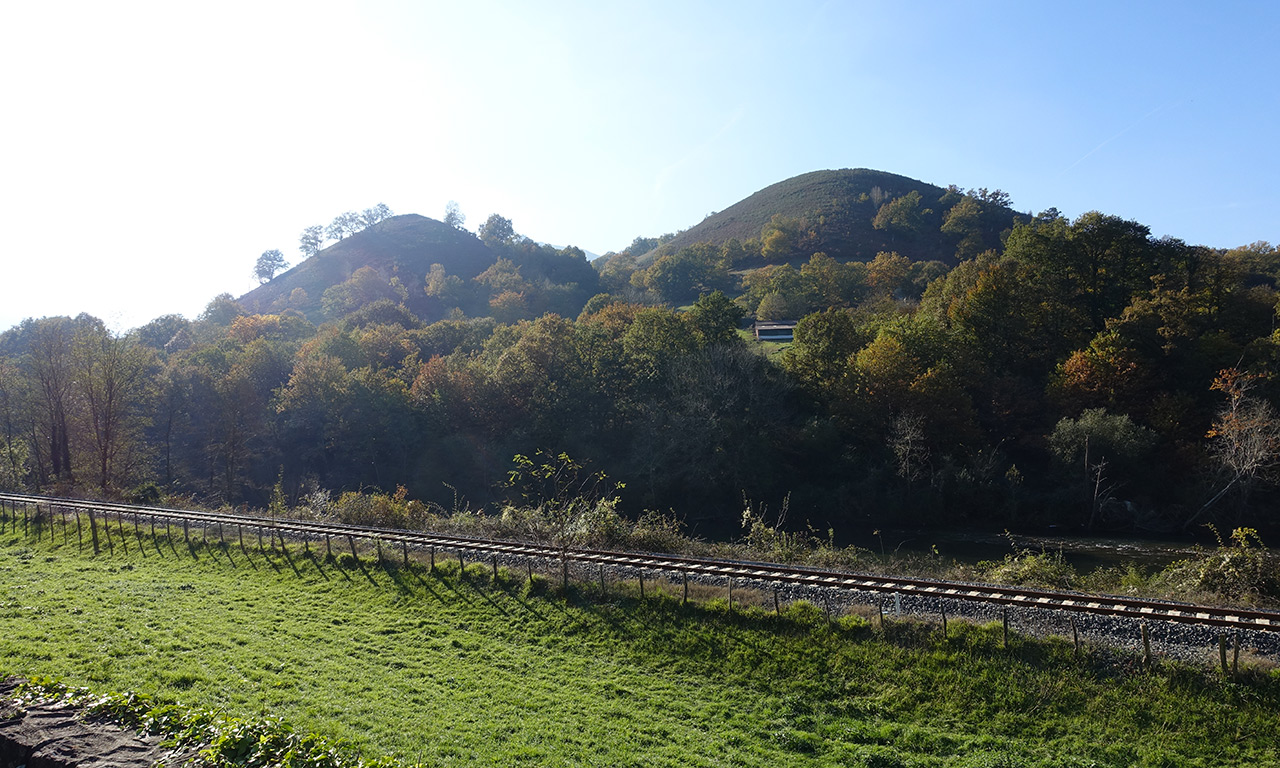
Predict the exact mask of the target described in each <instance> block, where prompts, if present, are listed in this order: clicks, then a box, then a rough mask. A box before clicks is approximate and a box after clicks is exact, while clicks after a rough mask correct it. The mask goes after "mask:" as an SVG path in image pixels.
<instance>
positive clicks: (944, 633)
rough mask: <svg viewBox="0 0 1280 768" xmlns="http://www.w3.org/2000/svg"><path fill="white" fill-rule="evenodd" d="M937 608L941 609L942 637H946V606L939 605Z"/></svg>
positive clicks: (944, 638)
mask: <svg viewBox="0 0 1280 768" xmlns="http://www.w3.org/2000/svg"><path fill="white" fill-rule="evenodd" d="M938 609H939V610H940V611H942V639H943V640H946V639H947V606H945V605H939V606H938Z"/></svg>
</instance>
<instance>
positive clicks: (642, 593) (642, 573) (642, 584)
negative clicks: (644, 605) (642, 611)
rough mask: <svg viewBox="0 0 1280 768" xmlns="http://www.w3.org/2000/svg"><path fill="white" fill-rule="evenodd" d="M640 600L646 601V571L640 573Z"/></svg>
mask: <svg viewBox="0 0 1280 768" xmlns="http://www.w3.org/2000/svg"><path fill="white" fill-rule="evenodd" d="M640 599H641V600H644V571H641V572H640Z"/></svg>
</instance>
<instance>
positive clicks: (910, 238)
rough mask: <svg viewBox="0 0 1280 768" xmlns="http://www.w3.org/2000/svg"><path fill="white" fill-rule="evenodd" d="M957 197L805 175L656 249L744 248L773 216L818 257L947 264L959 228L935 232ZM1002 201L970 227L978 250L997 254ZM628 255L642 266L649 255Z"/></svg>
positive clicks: (868, 179)
mask: <svg viewBox="0 0 1280 768" xmlns="http://www.w3.org/2000/svg"><path fill="white" fill-rule="evenodd" d="M912 192H916V193H918V194H919V195H920V200H919V202H918V204H917V205H915V206H914V208H915V210H914V211H904V213H905V214H906V216H905V217H902V218H900V220H898V221H897V222H892V217H891V216H885V217H883V218H882V220H881V226H879V227H877V225H876V219H877V216H878V215H879V214H880V213H881V211H882V209H884V207H885V206H886V205H890V206H892V205H893V203H894V201H896V200H900V199H903V198H905V197H907V196H908V195H910V194H911V193H912ZM964 197H965V196H964V194H963V193H962V192H960V191H959V190H958V189H954V188H952V189H943V188H942V187H938V186H935V185H933V184H928V183H926V182H923V181H919V180H916V179H912V178H909V177H907V176H899V175H897V174H893V173H885V172H883V171H875V170H869V169H866V168H855V169H842V170H828V171H813V172H811V173H805V174H801V175H799V176H795V177H793V178H790V179H787V180H785V181H780V182H778V183H777V184H772V185H770V186H768V187H765V188H764V189H762V190H760V191H759V192H756V193H755V194H753V195H751V196H749V197H747V198H745V199H743V200H741V201H739V202H737V203H734V204H733V205H731V206H729V207H728V208H726V209H725V210H723V211H720V212H718V213H715V214H712V215H710V216H708V217H707V218H706V219H704V220H703V221H702V222H701V223H699V224H697V225H696V226H693V227H690V228H689V229H687V230H685V231H683V232H681V233H680V234H678V235H676V236H675V237H674V238H673V239H671V240H670V241H668V242H667V243H664V245H663V246H661V250H663V251H677V250H679V249H681V248H684V247H686V246H690V245H693V244H694V243H702V242H711V243H715V244H716V245H721V244H723V243H725V242H727V241H729V240H731V239H737V240H740V241H744V242H745V241H747V240H750V239H753V238H759V237H761V232H762V230H763V229H764V228H765V226H766V225H768V224H769V223H770V222H771V221H772V220H773V219H774V217H775V216H780V217H783V218H790V219H798V220H801V221H802V222H803V223H804V224H805V225H806V226H805V227H804V228H805V229H806V230H811V231H813V233H814V235H815V236H816V238H817V239H818V241H819V242H818V245H819V246H820V248H819V250H823V251H825V252H826V253H827V254H828V255H830V256H832V257H834V258H837V259H841V260H858V261H869V260H871V259H873V258H875V255H876V254H877V253H879V252H881V251H897V252H898V253H900V254H902V255H903V256H907V257H908V258H910V259H912V260H913V261H928V260H939V261H945V262H947V263H954V262H955V260H956V259H955V256H956V249H957V247H958V246H959V244H960V242H961V240H962V239H963V238H964V236H965V233H964V232H962V231H959V230H960V229H961V227H959V226H953V227H950V229H953V230H956V231H951V232H947V231H943V226H944V224H946V222H947V217H948V214H949V213H950V212H951V210H952V209H953V208H954V207H955V206H956V205H957V204H958V203H960V202H961V200H963V199H964ZM1006 202H1007V201H1006V200H1004V199H1003V198H994V199H993V200H992V204H990V205H985V206H983V210H981V211H980V212H979V215H978V218H977V219H976V220H975V221H974V222H973V226H974V227H976V230H975V231H976V232H977V234H978V236H979V238H980V240H981V245H980V247H979V250H985V249H986V248H995V247H998V245H999V235H1000V232H1001V231H1003V230H1006V229H1009V228H1010V227H1012V226H1013V215H1014V212H1013V211H1012V210H1011V209H1010V208H1008V207H1007V205H1006V204H1004V203H1006ZM900 207H907V206H906V205H905V204H900ZM634 255H636V256H640V259H639V262H640V263H641V264H645V263H647V262H648V261H649V260H651V259H652V258H653V256H654V253H653V252H650V253H649V254H646V255H644V256H641V255H640V254H634Z"/></svg>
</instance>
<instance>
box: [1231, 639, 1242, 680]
mask: <svg viewBox="0 0 1280 768" xmlns="http://www.w3.org/2000/svg"><path fill="white" fill-rule="evenodd" d="M1232 645H1234V646H1235V648H1233V649H1232V651H1231V679H1232V680H1235V679H1237V677H1238V676H1239V674H1240V630H1238V629H1237V630H1236V636H1235V638H1234V642H1233V643H1232Z"/></svg>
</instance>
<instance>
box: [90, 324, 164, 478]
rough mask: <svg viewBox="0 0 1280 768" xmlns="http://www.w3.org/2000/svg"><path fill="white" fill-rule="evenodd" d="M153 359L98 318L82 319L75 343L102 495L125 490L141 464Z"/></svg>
mask: <svg viewBox="0 0 1280 768" xmlns="http://www.w3.org/2000/svg"><path fill="white" fill-rule="evenodd" d="M147 357H148V356H147V355H146V353H145V351H144V348H143V347H141V346H139V345H138V344H137V343H135V342H134V341H133V340H132V339H130V338H127V337H125V338H121V337H117V336H114V335H113V334H112V333H111V331H109V330H108V329H107V327H106V326H105V325H104V324H103V323H102V321H100V320H98V319H96V318H88V317H83V316H82V317H81V318H79V321H78V327H77V328H76V334H75V339H74V358H75V381H76V385H77V389H78V390H79V393H80V396H81V398H82V399H83V402H84V411H85V420H86V422H87V424H88V430H86V431H87V432H88V437H89V438H90V441H89V442H90V444H91V445H92V447H93V455H94V474H95V475H96V476H97V482H98V488H99V490H101V491H103V492H106V491H107V490H108V489H109V488H113V487H119V481H121V480H122V479H123V478H124V477H125V476H126V474H127V472H128V470H129V469H130V468H131V465H132V464H133V463H135V462H136V461H137V458H138V457H137V453H138V448H139V440H140V437H141V430H142V411H141V407H142V404H143V400H144V392H145V390H146V387H147V373H148V371H147V368H148V366H147Z"/></svg>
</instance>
